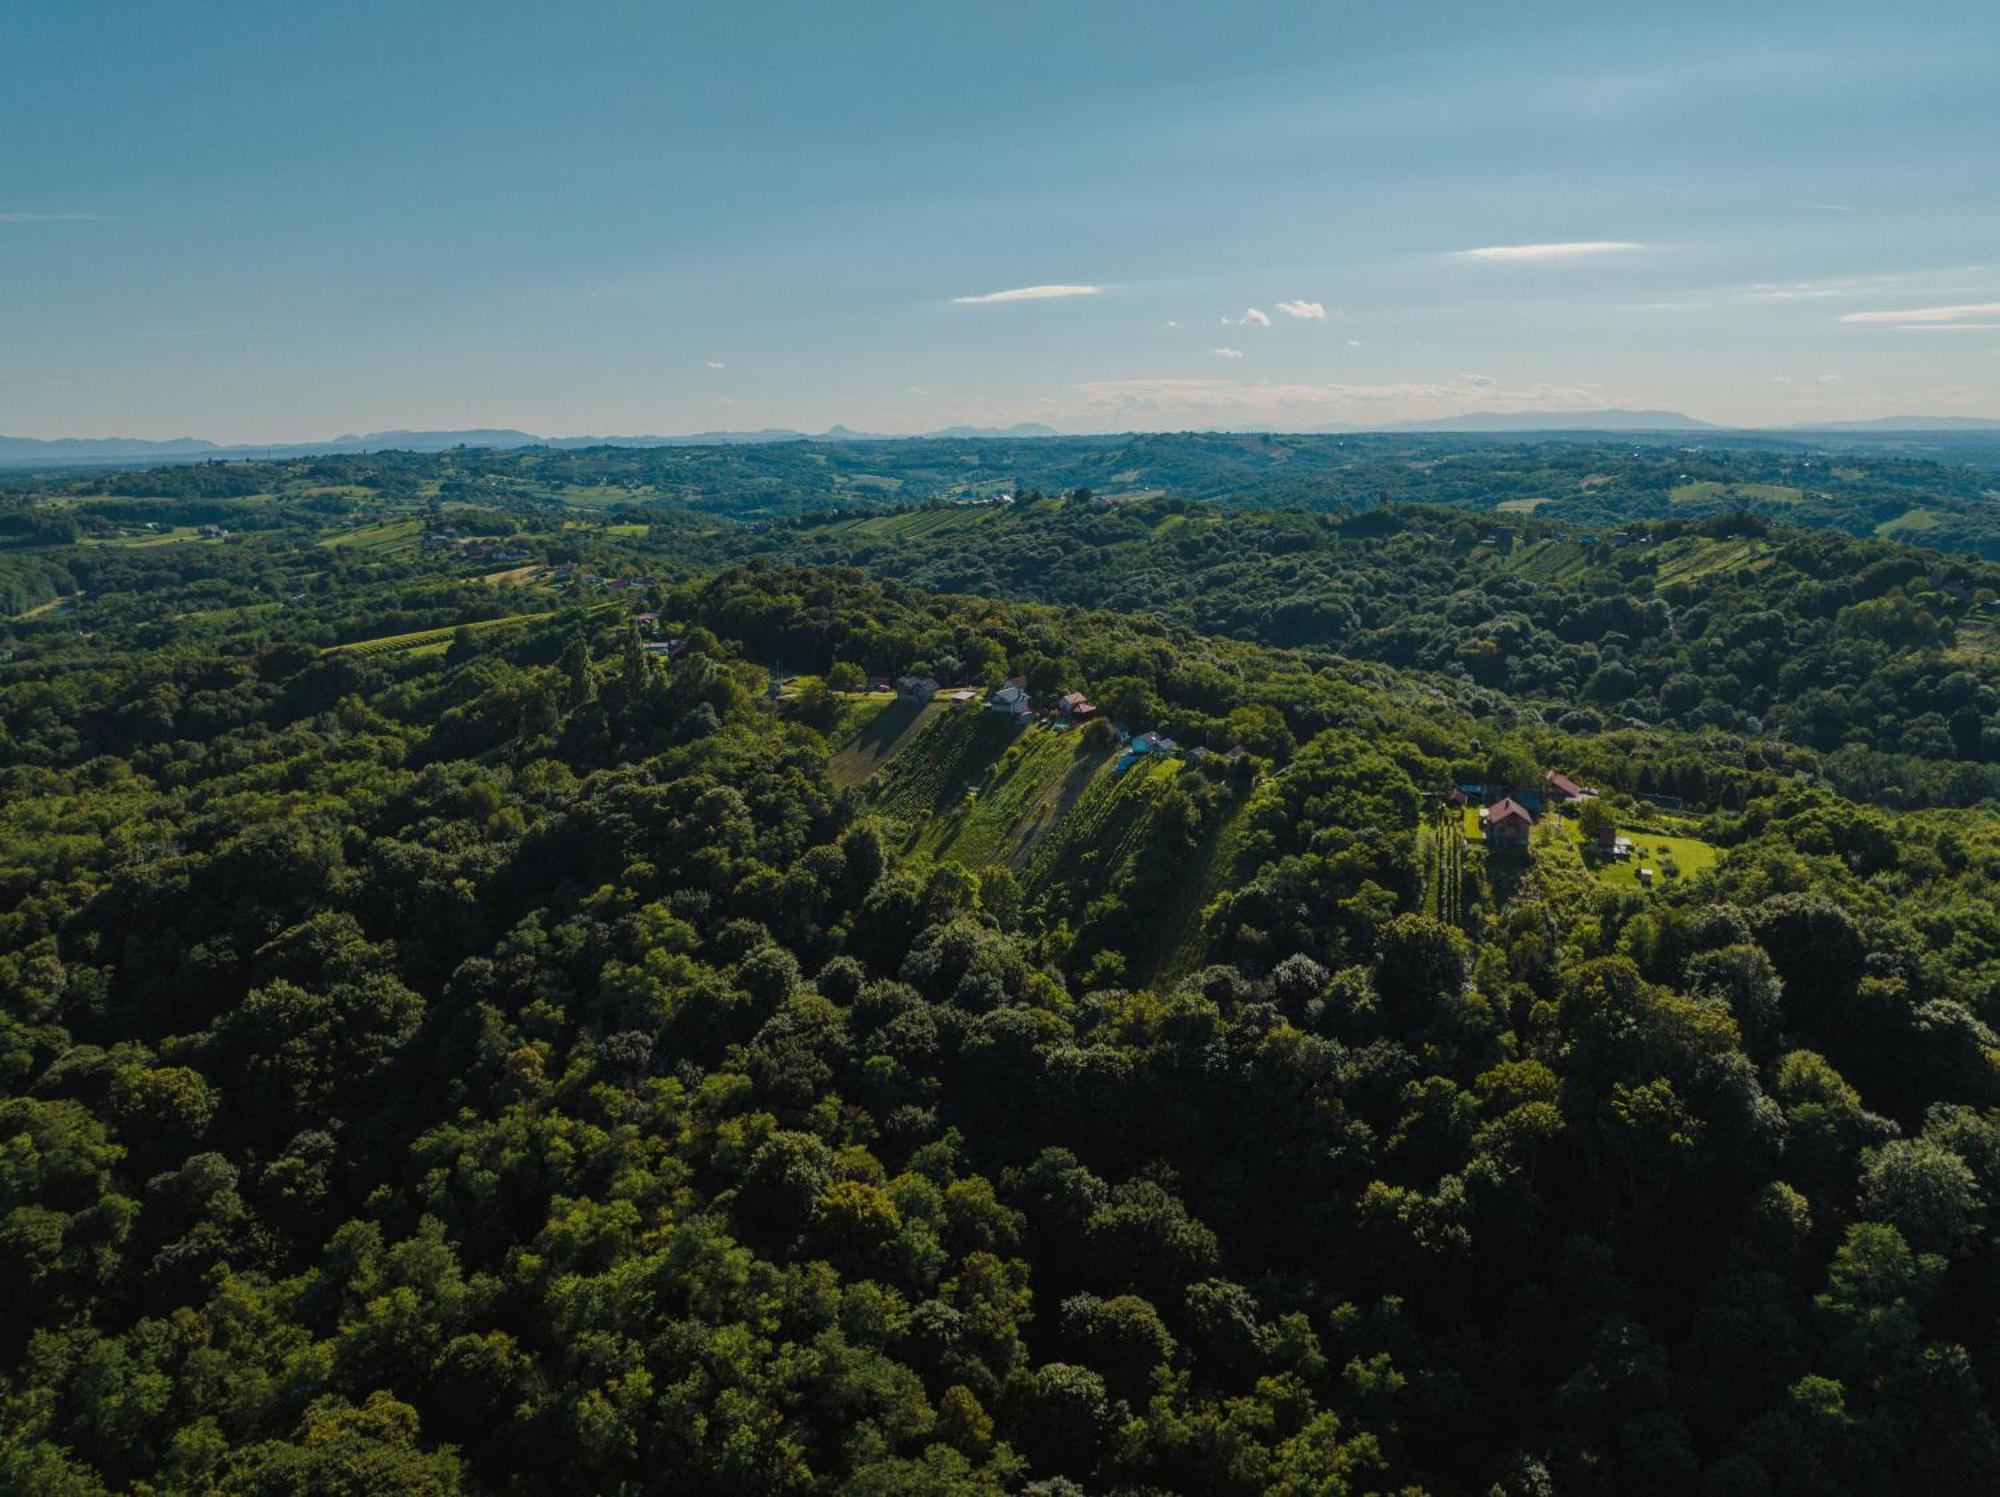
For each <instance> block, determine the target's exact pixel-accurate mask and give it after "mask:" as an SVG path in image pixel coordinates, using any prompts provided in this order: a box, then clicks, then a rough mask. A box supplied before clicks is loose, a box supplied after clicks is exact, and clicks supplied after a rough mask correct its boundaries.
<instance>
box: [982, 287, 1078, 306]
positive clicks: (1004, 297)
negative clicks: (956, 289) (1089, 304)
mask: <svg viewBox="0 0 2000 1497" xmlns="http://www.w3.org/2000/svg"><path fill="white" fill-rule="evenodd" d="M1102 289H1103V288H1102V287H1101V286H1014V287H1011V288H1010V289H1008V290H1006V291H984V292H981V293H980V294H979V295H978V296H954V297H953V298H952V299H951V304H952V305H953V306H955V307H977V306H984V305H985V304H986V303H988V302H998V301H1051V300H1053V299H1055V298H1056V297H1060V296H1095V295H1097V293H1098V292H1099V291H1101V290H1102Z"/></svg>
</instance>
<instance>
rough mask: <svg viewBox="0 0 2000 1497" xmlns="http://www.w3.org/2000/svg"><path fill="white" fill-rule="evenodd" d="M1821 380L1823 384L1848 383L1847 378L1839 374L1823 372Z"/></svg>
mask: <svg viewBox="0 0 2000 1497" xmlns="http://www.w3.org/2000/svg"><path fill="white" fill-rule="evenodd" d="M1819 382H1820V383H1821V384H1823V385H1844V384H1846V383H1847V381H1846V380H1844V379H1842V378H1841V377H1840V376H1839V375H1837V374H1822V375H1821V376H1820V377H1819Z"/></svg>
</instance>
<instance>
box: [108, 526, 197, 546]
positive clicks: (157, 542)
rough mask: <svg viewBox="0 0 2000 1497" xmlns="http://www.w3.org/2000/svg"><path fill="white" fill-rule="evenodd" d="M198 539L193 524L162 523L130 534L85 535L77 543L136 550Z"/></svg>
mask: <svg viewBox="0 0 2000 1497" xmlns="http://www.w3.org/2000/svg"><path fill="white" fill-rule="evenodd" d="M200 539H201V532H200V530H199V529H198V528H197V527H195V526H193V525H162V526H161V527H160V528H159V529H158V530H135V531H133V532H132V533H131V534H130V535H86V536H83V537H82V538H80V539H79V540H78V541H77V544H78V545H79V546H123V547H126V548H127V549H129V550H135V551H136V550H141V549H144V548H146V547H148V546H174V545H179V544H180V543H181V542H183V541H195V540H200Z"/></svg>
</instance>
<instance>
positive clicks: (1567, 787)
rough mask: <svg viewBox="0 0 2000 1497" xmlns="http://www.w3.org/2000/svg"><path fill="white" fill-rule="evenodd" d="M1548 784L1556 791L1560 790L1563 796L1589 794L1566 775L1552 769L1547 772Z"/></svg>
mask: <svg viewBox="0 0 2000 1497" xmlns="http://www.w3.org/2000/svg"><path fill="white" fill-rule="evenodd" d="M1549 783H1550V784H1551V785H1553V786H1554V787H1555V788H1556V789H1558V790H1560V791H1561V792H1562V793H1563V794H1564V795H1587V794H1589V792H1588V791H1586V790H1585V789H1584V788H1583V786H1581V785H1579V784H1577V782H1576V781H1575V780H1572V779H1571V778H1570V777H1569V776H1568V775H1566V774H1564V773H1563V772H1562V771H1561V770H1560V769H1552V770H1550V771H1549Z"/></svg>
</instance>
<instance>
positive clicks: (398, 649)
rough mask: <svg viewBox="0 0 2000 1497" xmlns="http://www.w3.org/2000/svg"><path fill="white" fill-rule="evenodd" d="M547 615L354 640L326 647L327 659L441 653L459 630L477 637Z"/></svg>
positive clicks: (516, 616)
mask: <svg viewBox="0 0 2000 1497" xmlns="http://www.w3.org/2000/svg"><path fill="white" fill-rule="evenodd" d="M547 617H549V615H548V614H546V613H510V614H506V615H505V616H503V617H501V618H497V619H471V620H468V621H467V622H465V623H462V624H440V625H439V626H438V627H437V628H435V629H413V630H411V631H410V632H409V633H408V634H387V635H384V636H383V637H382V638H380V639H357V640H355V641H353V642H352V643H349V644H344V645H329V646H328V647H327V653H328V654H329V655H335V654H347V655H400V654H403V653H406V652H413V651H425V652H428V651H432V650H444V649H447V648H449V646H450V645H451V637H452V636H453V635H454V634H456V633H457V632H458V631H459V630H460V629H470V630H472V631H473V632H474V633H480V632H483V631H485V630H488V629H498V628H500V627H501V626H502V625H505V624H519V623H524V622H526V621H528V620H530V619H545V618H547Z"/></svg>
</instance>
